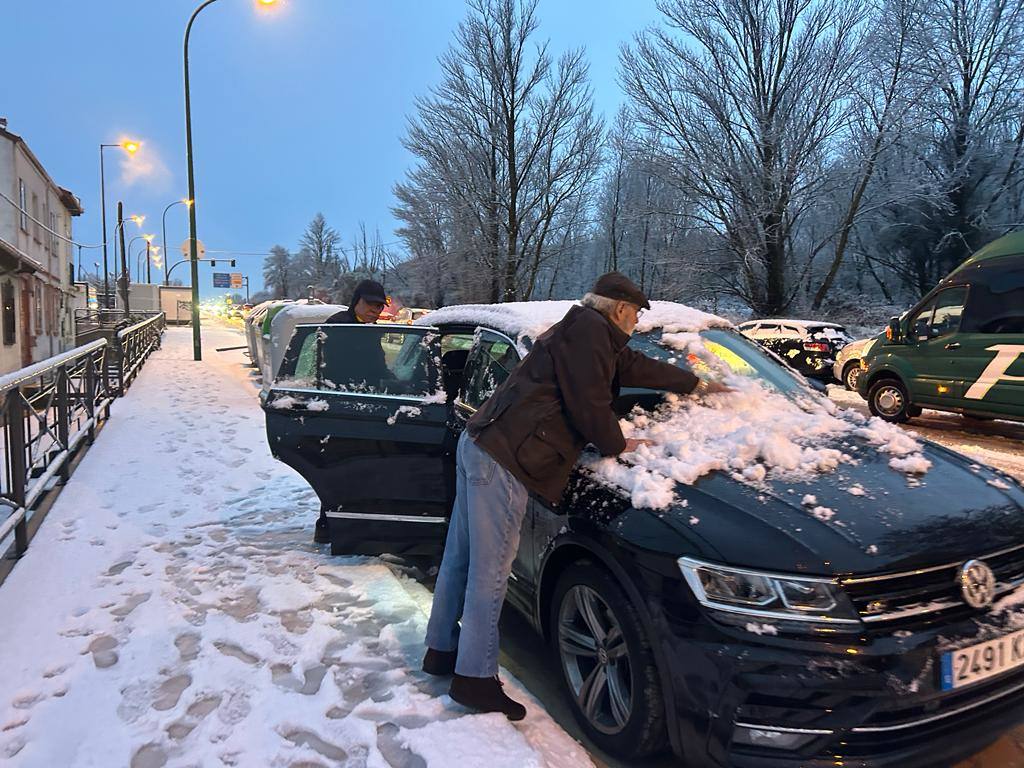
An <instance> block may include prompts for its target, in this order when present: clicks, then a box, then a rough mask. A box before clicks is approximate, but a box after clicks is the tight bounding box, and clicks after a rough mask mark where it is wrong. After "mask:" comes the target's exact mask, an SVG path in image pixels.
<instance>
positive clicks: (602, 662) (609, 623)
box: [558, 584, 633, 735]
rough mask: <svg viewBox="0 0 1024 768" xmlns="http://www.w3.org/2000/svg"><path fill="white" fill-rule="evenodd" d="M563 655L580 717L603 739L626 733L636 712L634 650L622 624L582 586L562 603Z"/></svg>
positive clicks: (560, 638)
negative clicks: (631, 650) (603, 737)
mask: <svg viewBox="0 0 1024 768" xmlns="http://www.w3.org/2000/svg"><path fill="white" fill-rule="evenodd" d="M558 649H559V655H560V657H561V660H562V667H563V669H564V670H565V676H566V679H567V680H568V682H569V687H570V688H571V690H572V695H573V696H574V697H575V699H576V703H577V705H578V706H579V708H580V711H581V712H582V713H583V714H584V716H585V717H586V718H587V720H588V721H589V722H590V724H591V725H593V727H594V728H596V729H597V730H598V731H600V732H601V733H605V734H608V735H615V734H617V733H619V732H621V731H622V730H623V728H625V727H626V724H627V723H628V722H629V718H630V715H631V714H632V711H633V675H632V667H631V664H630V658H629V648H628V647H627V645H626V638H625V636H624V635H623V633H622V627H621V625H620V624H619V620H618V618H617V617H616V616H615V614H614V613H612V611H611V609H610V608H609V607H608V604H607V603H606V602H605V601H604V600H603V599H602V598H601V596H600V594H598V593H597V592H596V591H595V590H593V589H591V588H590V587H588V586H585V585H582V584H577V585H576V586H574V587H573V588H572V589H570V590H569V591H568V592H566V593H565V596H564V598H563V599H562V605H561V607H560V609H559V612H558Z"/></svg>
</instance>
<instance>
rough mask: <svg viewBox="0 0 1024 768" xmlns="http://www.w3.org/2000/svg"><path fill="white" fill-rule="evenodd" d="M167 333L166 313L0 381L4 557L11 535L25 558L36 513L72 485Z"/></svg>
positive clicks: (0, 516)
mask: <svg viewBox="0 0 1024 768" xmlns="http://www.w3.org/2000/svg"><path fill="white" fill-rule="evenodd" d="M163 329H164V318H163V314H162V313H161V314H160V315H158V316H156V317H152V318H150V319H148V320H144V321H142V322H140V323H136V324H135V325H133V326H130V327H128V328H125V329H123V330H121V331H119V332H118V333H117V334H116V336H115V340H114V341H113V342H111V341H108V340H107V339H105V338H103V339H97V340H96V341H93V342H90V343H89V344H84V345H82V346H80V347H76V348H75V349H72V350H70V351H68V352H64V353H63V354H60V355H57V356H56V357H51V358H49V359H48V360H43V361H42V362H39V363H36V364H34V365H30V366H29V367H27V368H22V369H21V370H19V371H15V372H14V373H10V374H8V375H6V376H3V377H0V424H2V428H3V432H2V442H0V454H2V459H3V464H4V472H3V475H2V476H0V553H2V552H3V551H4V550H5V549H6V546H5V545H4V542H5V540H6V539H7V538H8V537H9V536H10V535H11V533H12V532H13V533H14V550H15V555H16V556H18V557H20V556H21V555H22V554H24V552H25V550H26V549H27V548H28V526H27V523H28V518H29V515H30V512H31V510H32V509H33V508H34V507H35V506H36V505H37V504H38V502H39V501H40V499H41V498H42V497H43V495H44V494H45V493H46V492H47V491H49V490H51V489H52V488H53V487H54V486H55V485H57V484H62V483H65V482H67V480H68V478H69V477H70V475H71V460H72V459H73V458H74V456H75V454H76V453H77V452H78V450H79V449H80V448H81V446H82V444H83V443H91V442H92V441H93V439H94V438H95V436H96V430H97V428H98V427H99V426H100V424H102V423H103V422H104V421H106V420H107V419H108V418H109V417H110V406H111V403H112V402H113V401H114V399H115V398H117V397H119V396H122V395H124V394H125V392H126V391H127V389H128V387H129V386H130V385H131V382H132V381H133V380H134V379H135V376H136V375H137V374H138V371H139V369H140V368H141V366H142V364H143V363H144V362H145V360H146V358H147V357H148V356H149V354H150V353H151V352H152V351H153V350H155V349H157V348H158V347H159V346H160V336H161V334H162V332H163ZM4 507H6V508H7V515H6V516H4V515H3V508H4Z"/></svg>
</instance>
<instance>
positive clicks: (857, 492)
mask: <svg viewBox="0 0 1024 768" xmlns="http://www.w3.org/2000/svg"><path fill="white" fill-rule="evenodd" d="M846 492H847V493H848V494H850V495H851V496H866V495H867V491H865V490H864V488H863V486H861V485H860V484H856V485H851V486H850V487H849V488H847V489H846Z"/></svg>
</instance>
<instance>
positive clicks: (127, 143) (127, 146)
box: [121, 139, 142, 155]
mask: <svg viewBox="0 0 1024 768" xmlns="http://www.w3.org/2000/svg"><path fill="white" fill-rule="evenodd" d="M140 146H142V145H141V144H140V143H139V142H137V141H132V140H131V139H125V140H124V141H122V142H121V149H123V150H124V151H125V152H127V153H128V154H129V155H134V154H135V153H136V152H138V151H139V147H140Z"/></svg>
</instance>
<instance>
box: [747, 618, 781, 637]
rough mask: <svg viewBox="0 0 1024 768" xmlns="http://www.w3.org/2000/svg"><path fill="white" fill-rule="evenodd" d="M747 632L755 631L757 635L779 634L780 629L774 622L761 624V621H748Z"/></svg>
mask: <svg viewBox="0 0 1024 768" xmlns="http://www.w3.org/2000/svg"><path fill="white" fill-rule="evenodd" d="M744 629H746V630H747V632H753V633H754V634H755V635H758V636H760V635H777V634H779V629H778V627H776V626H775V625H774V624H761V623H759V622H753V621H751V622H748V623H747V625H746V626H745V627H744Z"/></svg>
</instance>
